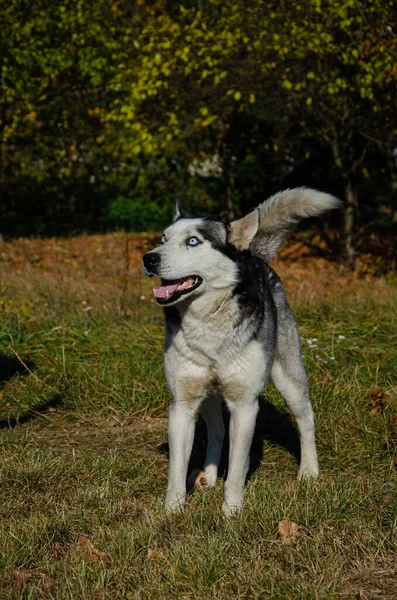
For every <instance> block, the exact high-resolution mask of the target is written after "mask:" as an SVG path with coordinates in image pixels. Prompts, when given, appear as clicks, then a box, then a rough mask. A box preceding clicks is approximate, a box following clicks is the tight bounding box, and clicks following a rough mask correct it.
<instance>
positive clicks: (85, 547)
mask: <svg viewBox="0 0 397 600" xmlns="http://www.w3.org/2000/svg"><path fill="white" fill-rule="evenodd" d="M77 548H78V549H79V550H80V551H82V552H86V553H87V554H88V558H89V559H90V560H92V561H96V560H105V559H107V558H109V555H108V554H106V552H102V550H97V548H94V546H93V545H92V544H91V540H90V538H89V536H88V535H85V534H84V533H81V534H80V535H79V539H78V540H77Z"/></svg>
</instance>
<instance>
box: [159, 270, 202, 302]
mask: <svg viewBox="0 0 397 600" xmlns="http://www.w3.org/2000/svg"><path fill="white" fill-rule="evenodd" d="M202 283H203V280H202V279H201V277H199V276H198V275H189V276H188V277H183V278H182V279H175V280H173V281H167V280H166V279H162V280H161V284H162V285H161V286H160V287H159V288H155V289H154V290H153V293H154V295H155V298H156V301H157V302H158V303H159V304H168V303H169V302H175V300H177V299H178V298H179V297H180V296H182V295H183V294H188V293H189V292H192V291H193V290H195V289H196V288H198V287H199V285H201V284H202Z"/></svg>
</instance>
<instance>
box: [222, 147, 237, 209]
mask: <svg viewBox="0 0 397 600" xmlns="http://www.w3.org/2000/svg"><path fill="white" fill-rule="evenodd" d="M231 164H232V160H231V154H230V151H229V149H228V148H226V147H225V146H224V147H223V151H222V169H223V181H224V182H225V192H226V212H227V218H228V219H229V221H233V219H234V218H235V212H234V202H233V187H234V186H233V174H232V166H231Z"/></svg>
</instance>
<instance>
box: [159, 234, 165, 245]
mask: <svg viewBox="0 0 397 600" xmlns="http://www.w3.org/2000/svg"><path fill="white" fill-rule="evenodd" d="M166 241H167V238H166V237H165V235H163V236H162V238H161V240H160V244H165V242H166Z"/></svg>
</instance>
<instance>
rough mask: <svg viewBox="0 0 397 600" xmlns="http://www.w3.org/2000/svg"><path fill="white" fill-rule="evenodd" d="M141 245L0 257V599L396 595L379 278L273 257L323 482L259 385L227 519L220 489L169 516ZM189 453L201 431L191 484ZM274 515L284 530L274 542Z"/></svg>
mask: <svg viewBox="0 0 397 600" xmlns="http://www.w3.org/2000/svg"><path fill="white" fill-rule="evenodd" d="M153 240H154V238H153V237H152V236H136V237H135V236H131V235H130V236H125V235H123V234H117V235H107V236H85V237H80V238H75V239H71V240H49V241H48V240H47V241H43V240H33V241H27V240H19V241H17V242H13V243H7V244H4V243H3V244H2V246H1V248H0V257H1V262H0V290H1V294H0V380H1V381H0V425H1V428H0V481H1V485H0V540H1V544H0V570H1V575H0V597H1V598H4V599H8V598H9V599H11V598H37V599H39V598H44V597H46V598H59V599H62V600H63V599H67V598H70V599H76V598H79V599H80V598H82V599H84V598H87V600H88V599H90V600H92V599H93V598H95V599H96V598H98V599H99V598H100V599H116V598H117V599H118V598H123V599H124V598H127V599H130V598H131V599H135V598H136V599H138V598H139V599H141V598H148V599H152V598H159V599H160V598H161V599H162V598H164V599H169V598H178V599H179V598H197V599H199V598H200V599H201V598H208V599H209V598H220V599H225V600H226V599H227V600H229V599H230V598H285V599H290V598H294V599H295V598H302V599H303V598H304V599H306V598H316V599H323V598H341V599H342V598H352V599H353V598H362V599H364V598H371V599H372V598H389V599H392V598H393V599H394V598H395V597H396V587H395V581H397V568H396V561H395V556H396V549H397V548H396V545H397V529H396V526H397V525H396V519H397V491H396V490H397V485H396V483H397V481H396V479H397V478H396V466H397V462H396V456H397V380H396V375H395V373H396V371H395V364H396V359H397V352H396V348H397V327H396V314H397V311H396V297H397V294H396V291H397V290H396V282H395V280H394V278H393V276H392V275H390V274H389V275H385V276H384V277H382V278H376V277H373V276H372V275H370V272H369V269H368V268H367V269H366V271H365V273H364V270H363V271H362V273H361V275H360V277H358V278H354V277H351V276H350V275H349V274H347V273H346V272H344V270H343V269H341V268H340V267H338V266H337V265H336V264H329V263H327V262H326V261H325V260H324V259H323V258H309V257H308V256H306V255H304V256H301V257H300V259H299V260H296V255H297V254H299V252H300V249H301V246H296V243H297V242H296V240H295V241H293V244H292V246H291V245H290V246H289V247H286V248H285V250H284V251H283V254H282V256H281V258H280V259H279V260H278V262H277V263H275V267H276V269H277V270H278V272H279V273H280V275H281V276H282V278H283V280H284V281H285V283H286V287H287V288H288V290H289V295H290V299H291V303H292V304H293V306H294V309H295V310H296V312H297V314H298V318H299V321H300V324H301V333H302V340H303V341H302V345H303V346H302V349H303V354H304V357H305V362H306V365H307V369H308V374H309V378H310V385H311V394H312V399H313V405H314V408H315V413H316V420H317V431H318V446H319V456H320V464H321V467H322V475H321V477H320V479H319V480H318V482H315V483H313V484H305V483H302V484H298V482H297V480H296V475H297V456H296V454H297V446H298V439H297V433H296V428H295V425H294V423H293V421H292V419H291V417H290V415H289V413H288V411H287V410H286V408H285V406H284V405H283V404H282V402H281V401H280V398H279V397H278V396H277V394H276V392H275V391H274V390H273V389H272V387H271V386H270V387H269V389H268V390H267V391H266V395H265V399H264V400H263V402H262V406H261V410H260V413H259V418H258V424H257V430H256V434H255V440H254V444H253V448H252V461H251V466H252V469H251V471H252V472H251V475H250V479H249V482H248V484H247V490H246V505H245V510H244V512H243V514H242V515H241V516H239V517H237V518H235V519H231V520H225V519H224V518H223V516H222V514H221V511H220V507H221V504H222V494H223V481H222V479H220V481H219V485H218V486H217V487H216V488H215V489H209V488H207V487H203V486H197V487H196V488H195V489H194V490H193V493H192V494H191V495H190V496H189V498H188V503H187V509H186V512H185V513H184V514H183V515H180V516H173V517H168V518H166V517H165V516H164V514H163V500H164V493H165V487H166V477H167V446H166V407H167V404H168V402H169V394H168V391H167V388H166V384H165V381H164V375H163V368H162V343H163V324H162V314H161V311H159V309H158V307H157V306H156V305H155V304H154V302H152V301H151V299H152V297H151V292H150V287H151V282H150V281H148V280H146V279H144V278H142V276H141V271H140V256H141V253H142V252H143V251H144V250H146V249H148V248H149V247H151V246H152V245H153V243H154V241H153ZM127 242H128V243H127ZM294 244H295V246H294ZM288 253H289V254H288ZM303 254H304V253H303ZM289 261H291V262H289ZM204 447H205V431H204V427H203V424H202V423H200V422H198V424H197V432H196V439H195V448H194V453H193V458H192V461H191V470H193V469H200V468H201V466H202V462H201V461H202V458H203V452H204ZM224 454H225V456H224V459H223V467H222V469H223V470H224V469H225V468H226V454H227V453H226V449H225V453H224ZM222 472H223V471H222ZM283 520H284V521H286V520H287V521H290V522H293V523H295V524H296V525H297V527H298V529H297V531H298V535H296V536H293V539H291V540H290V541H289V543H285V541H283V540H282V538H280V535H279V524H280V522H281V521H283Z"/></svg>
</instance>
